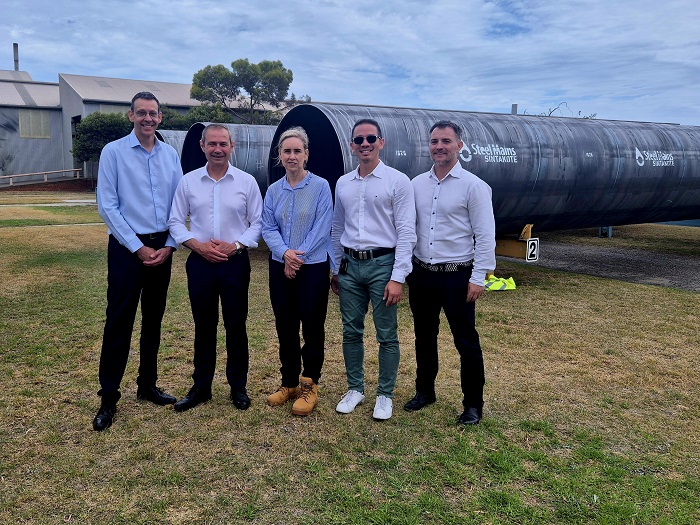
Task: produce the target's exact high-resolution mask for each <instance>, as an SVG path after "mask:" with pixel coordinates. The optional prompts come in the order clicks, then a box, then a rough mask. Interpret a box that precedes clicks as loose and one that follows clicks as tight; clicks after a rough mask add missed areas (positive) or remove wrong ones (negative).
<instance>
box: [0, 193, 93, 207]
mask: <svg viewBox="0 0 700 525" xmlns="http://www.w3.org/2000/svg"><path fill="white" fill-rule="evenodd" d="M87 199H92V200H95V193H94V192H84V191H76V192H58V191H15V190H2V191H0V204H51V203H60V202H66V201H83V200H87Z"/></svg>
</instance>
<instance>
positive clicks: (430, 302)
mask: <svg viewBox="0 0 700 525" xmlns="http://www.w3.org/2000/svg"><path fill="white" fill-rule="evenodd" d="M461 134H462V131H461V128H460V127H459V126H458V125H457V124H455V123H454V122H450V121H446V120H442V121H439V122H437V123H435V124H434V125H433V126H432V127H431V128H430V146H429V147H430V157H431V158H432V159H433V167H432V169H431V170H430V171H428V172H426V173H422V174H421V175H418V176H417V177H416V178H414V179H413V180H412V181H411V183H412V185H413V190H414V193H415V202H416V235H417V238H418V240H417V243H416V247H415V249H414V251H413V271H412V273H411V275H410V276H409V278H408V280H407V282H408V286H409V304H410V306H411V312H412V313H413V323H414V330H415V335H416V365H417V368H416V395H415V397H414V398H413V399H411V400H410V401H409V402H408V403H406V405H405V406H404V409H406V410H408V411H415V410H420V409H421V408H423V407H424V406H426V405H428V404H430V403H434V402H435V379H436V377H437V373H438V344H437V337H438V330H439V326H440V309H441V308H442V309H443V310H444V311H445V317H447V321H448V323H449V325H450V330H451V331H452V336H453V338H454V342H455V346H456V347H457V351H458V352H459V355H460V379H461V384H462V394H463V396H464V397H463V400H462V404H463V406H464V411H463V413H462V414H461V415H460V416H459V418H458V419H457V422H458V423H459V424H461V425H476V424H477V423H479V421H480V419H481V417H482V408H483V404H484V400H483V389H484V383H485V377H484V358H483V355H482V351H481V345H480V343H479V334H478V332H477V331H476V323H475V315H476V314H475V311H476V308H475V305H476V300H477V299H479V297H481V295H482V294H483V293H484V279H485V277H486V274H487V273H488V272H492V271H493V270H494V269H495V268H496V255H495V249H496V240H495V230H496V226H495V220H494V216H493V206H492V203H491V188H490V187H489V185H488V184H486V183H485V182H484V181H482V180H481V179H479V178H478V177H477V176H476V175H474V174H473V173H470V172H469V171H467V170H465V169H464V168H462V166H461V165H460V163H459V159H458V154H459V151H460V150H461V149H462V147H463V145H464V144H463V143H462V139H461Z"/></svg>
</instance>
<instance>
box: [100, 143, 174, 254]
mask: <svg viewBox="0 0 700 525" xmlns="http://www.w3.org/2000/svg"><path fill="white" fill-rule="evenodd" d="M180 179H182V168H181V167H180V159H179V158H178V156H177V152H176V151H175V150H174V149H173V147H172V146H170V145H169V144H165V143H164V142H161V141H159V140H157V139H156V142H155V146H153V149H152V150H151V152H150V153H149V152H148V151H147V150H146V149H145V148H144V147H143V146H141V143H140V142H139V139H138V138H137V137H136V134H135V133H134V132H133V130H132V132H131V133H130V134H129V135H127V136H126V137H123V138H121V139H118V140H115V141H114V142H110V143H109V144H107V145H106V146H105V147H104V149H103V150H102V153H101V154H100V167H99V171H98V179H97V211H98V212H99V214H100V217H102V219H103V220H104V221H105V224H106V225H107V229H108V230H109V233H111V234H112V235H114V237H115V238H116V239H117V240H118V241H119V243H120V244H122V245H123V246H125V247H126V248H127V249H128V250H129V251H131V252H132V253H133V252H135V251H136V250H138V249H139V248H141V247H142V246H143V243H142V242H141V241H140V240H139V238H138V237H137V236H136V235H137V234H144V233H156V232H164V231H166V230H167V229H168V217H169V215H170V205H171V203H172V201H173V194H174V193H175V188H176V187H177V185H178V183H179V182H180ZM165 245H166V246H171V247H173V248H175V247H177V243H176V242H175V240H174V239H173V238H172V236H168V240H167V241H166V243H165Z"/></svg>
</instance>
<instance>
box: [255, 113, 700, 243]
mask: <svg viewBox="0 0 700 525" xmlns="http://www.w3.org/2000/svg"><path fill="white" fill-rule="evenodd" d="M360 118H372V119H375V120H376V121H377V122H378V123H379V125H380V126H381V128H382V134H383V135H384V138H385V139H386V145H385V146H384V149H383V150H382V152H381V155H380V157H381V158H382V160H383V161H384V162H386V163H387V164H389V165H390V166H393V167H395V168H396V169H399V170H401V171H403V172H404V173H406V174H407V175H408V176H409V177H411V178H412V177H415V176H416V175H418V174H419V173H422V172H424V171H427V170H428V169H430V167H431V165H432V162H431V160H430V154H429V151H428V142H429V129H430V126H431V125H432V124H433V123H435V122H436V121H438V120H444V119H447V120H452V121H454V122H456V123H458V124H459V125H460V126H462V128H463V130H464V137H463V138H464V148H463V149H462V151H461V153H460V162H461V163H462V165H463V166H464V167H465V168H466V169H468V170H469V171H471V172H473V173H475V174H476V175H478V176H479V177H481V178H482V179H483V180H485V181H486V182H487V183H488V184H489V185H490V186H491V188H492V189H493V204H494V213H495V215H496V228H497V233H498V234H499V235H503V234H510V233H519V232H520V231H521V230H522V228H523V226H524V225H525V224H528V223H533V224H534V228H535V231H537V230H540V231H546V230H560V229H568V228H584V227H591V226H609V225H618V224H639V223H644V222H659V221H673V220H683V219H696V218H698V217H700V127H696V126H679V125H674V124H653V123H646V122H623V121H609V120H591V119H577V118H561V117H535V116H529V115H508V114H493V113H472V112H462V111H439V110H427V109H408V108H389V107H372V106H354V105H338V104H315V103H314V104H304V105H300V106H297V107H295V108H293V109H292V110H291V111H289V113H287V115H286V116H285V117H284V118H283V119H282V122H281V123H280V125H279V127H278V128H277V132H276V133H275V136H274V137H273V139H272V143H273V144H274V143H276V141H277V137H278V136H279V134H280V133H282V131H284V130H285V129H287V128H289V127H292V126H302V127H303V128H304V129H305V130H306V131H307V133H308V135H309V141H310V145H309V151H310V157H309V169H310V170H311V171H313V172H314V173H316V174H318V175H321V176H323V177H325V178H326V179H328V181H329V182H330V183H331V187H332V188H333V187H334V186H335V182H336V181H337V180H338V177H340V176H341V175H342V174H343V173H346V172H348V171H350V170H351V169H353V168H354V167H355V166H356V161H355V159H354V157H353V155H352V152H351V150H350V132H351V128H352V125H353V124H354V122H355V121H357V120H358V119H360ZM275 154H276V152H274V151H271V152H270V159H269V163H268V166H269V172H270V182H274V181H275V180H277V179H279V178H280V177H281V176H282V175H283V174H284V171H283V169H282V168H281V167H279V166H277V165H276V159H275Z"/></svg>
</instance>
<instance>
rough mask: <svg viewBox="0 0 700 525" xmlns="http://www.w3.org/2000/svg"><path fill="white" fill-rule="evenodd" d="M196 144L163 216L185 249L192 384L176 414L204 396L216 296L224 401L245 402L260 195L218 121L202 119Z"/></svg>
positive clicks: (210, 373)
mask: <svg viewBox="0 0 700 525" xmlns="http://www.w3.org/2000/svg"><path fill="white" fill-rule="evenodd" d="M200 146H201V148H202V151H204V156H205V157H206V159H207V163H206V165H205V166H203V167H201V168H199V169H196V170H194V171H191V172H189V173H188V174H186V175H185V176H184V177H182V179H181V180H180V183H179V184H178V187H177V190H176V192H175V197H174V199H173V207H172V211H171V213H170V220H169V222H168V225H169V226H170V232H171V233H172V235H173V237H174V238H175V240H176V241H177V242H178V243H180V244H183V245H185V246H186V247H188V248H189V249H190V250H192V253H191V254H190V255H189V257H188V258H187V263H186V270H187V289H188V292H189V296H190V304H191V306H192V317H193V319H194V373H193V374H192V379H193V381H194V386H192V388H190V391H189V392H188V393H187V395H186V396H184V397H183V398H182V399H180V400H179V401H178V402H177V403H175V407H174V408H175V410H176V411H177V412H183V411H185V410H189V409H190V408H194V407H195V406H197V405H198V404H200V403H203V402H205V401H208V400H210V399H211V384H212V381H213V379H214V371H215V368H216V344H217V325H218V323H219V301H221V317H222V318H223V321H224V328H225V329H226V355H227V359H226V379H227V380H228V383H229V386H230V387H231V401H232V402H233V405H234V406H235V407H236V408H238V409H239V410H246V409H247V408H248V407H249V406H250V398H249V397H248V394H247V392H246V383H247V379H248V334H247V332H246V320H247V318H248V286H249V284H250V258H249V257H248V251H247V249H248V248H255V247H257V246H258V241H259V240H260V228H261V224H260V214H261V213H262V196H261V195H260V189H259V188H258V184H257V182H256V181H255V178H254V177H253V176H252V175H249V174H248V173H245V172H244V171H241V170H239V169H237V168H234V167H233V166H231V164H230V163H229V157H230V156H231V152H232V151H233V146H234V142H233V141H232V140H231V134H230V133H229V130H228V129H227V128H226V127H225V126H222V125H221V124H209V125H208V126H207V127H206V128H205V129H204V132H203V133H202V140H201V141H200ZM188 217H189V226H190V227H189V229H188V228H187V218H188Z"/></svg>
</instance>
